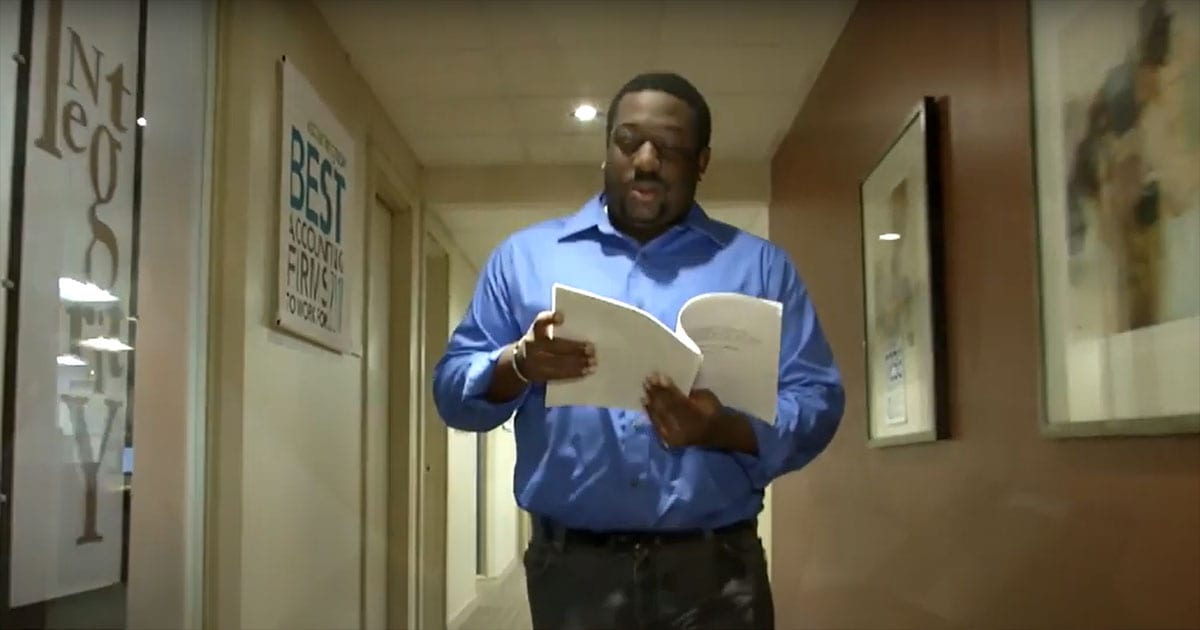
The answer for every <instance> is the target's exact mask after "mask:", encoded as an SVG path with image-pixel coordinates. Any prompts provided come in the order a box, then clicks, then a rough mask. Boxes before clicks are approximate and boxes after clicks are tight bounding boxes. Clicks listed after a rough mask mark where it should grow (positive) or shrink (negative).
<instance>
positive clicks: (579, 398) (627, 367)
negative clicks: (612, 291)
mask: <svg viewBox="0 0 1200 630" xmlns="http://www.w3.org/2000/svg"><path fill="white" fill-rule="evenodd" d="M554 310H556V311H560V312H562V314H563V323H562V324H561V325H558V326H555V327H554V336H555V337H560V338H564V339H576V340H579V341H590V342H591V343H592V345H593V346H595V348H596V371H595V372H594V373H593V374H591V375H589V376H586V377H583V378H580V379H574V380H569V381H551V382H550V383H548V384H547V385H546V406H547V407H557V406H562V405H582V406H592V407H609V408H613V409H630V410H633V411H641V410H642V402H641V401H642V392H643V389H642V383H643V382H644V381H645V379H646V377H647V376H649V375H650V374H651V373H652V372H655V371H658V372H662V373H663V374H666V375H668V376H670V377H671V378H672V379H674V380H675V382H676V383H677V384H679V386H680V388H681V389H683V388H690V387H691V385H692V383H693V382H694V381H695V379H696V373H697V372H698V371H699V370H700V350H699V349H698V348H696V347H695V345H694V344H692V343H691V342H690V341H688V340H687V339H683V338H681V336H679V335H676V334H675V333H674V332H673V331H671V329H669V328H667V327H666V326H665V325H664V324H663V323H662V322H660V321H658V320H657V319H655V318H654V316H653V315H651V314H649V313H647V312H646V311H643V310H641V309H639V308H637V307H634V306H632V305H629V304H625V303H623V302H620V301H618V300H613V299H611V298H606V297H602V296H599V295H596V294H594V293H590V292H587V291H583V290H581V289H576V288H573V287H568V286H566V285H562V284H555V285H554ZM685 391H686V389H685Z"/></svg>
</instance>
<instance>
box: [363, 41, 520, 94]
mask: <svg viewBox="0 0 1200 630" xmlns="http://www.w3.org/2000/svg"><path fill="white" fill-rule="evenodd" d="M354 59H355V62H356V65H357V66H358V67H359V69H360V70H361V71H362V73H363V75H364V76H366V77H367V80H368V81H370V83H371V85H372V86H375V91H376V93H377V94H379V95H380V96H381V97H387V98H396V99H407V98H414V97H415V98H424V99H439V98H444V99H449V98H462V97H480V96H499V95H501V94H502V93H503V92H504V89H505V86H504V82H503V80H502V79H501V76H500V72H499V70H500V67H499V64H498V63H497V62H496V59H495V56H494V55H493V54H491V53H490V52H488V51H483V50H459V51H447V52H428V51H411V52H409V53H406V54H399V55H398V54H395V53H394V52H390V51H388V50H385V49H374V48H367V49H364V50H363V51H362V52H360V53H359V54H358V55H355V56H354ZM382 60H386V62H384V61H382Z"/></svg>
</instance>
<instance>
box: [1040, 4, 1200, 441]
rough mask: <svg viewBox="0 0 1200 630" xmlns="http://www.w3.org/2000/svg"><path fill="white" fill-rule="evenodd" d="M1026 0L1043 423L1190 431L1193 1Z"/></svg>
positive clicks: (1199, 13) (1193, 416) (1196, 158)
mask: <svg viewBox="0 0 1200 630" xmlns="http://www.w3.org/2000/svg"><path fill="white" fill-rule="evenodd" d="M1030 8H1031V13H1030V19H1031V25H1030V26H1031V29H1030V33H1031V45H1032V49H1031V54H1030V58H1031V63H1032V68H1031V74H1032V77H1033V95H1034V99H1033V117H1034V147H1035V155H1034V158H1035V164H1036V173H1035V174H1036V179H1037V195H1038V199H1037V206H1038V210H1037V211H1038V227H1039V237H1038V238H1039V252H1040V273H1041V306H1042V313H1041V317H1042V334H1043V344H1042V345H1043V376H1044V382H1043V391H1044V399H1045V405H1046V408H1045V413H1044V418H1043V423H1042V425H1043V429H1044V430H1045V432H1046V433H1047V434H1048V435H1062V436H1083V435H1099V434H1112V433H1124V434H1161V433H1177V432H1196V431H1200V386H1198V384H1200V3H1198V2H1195V1H1194V0H1135V1H1129V2H1109V1H1098V0H1085V1H1071V2H1066V1H1061V0H1053V1H1037V2H1033V3H1032V4H1031V7H1030Z"/></svg>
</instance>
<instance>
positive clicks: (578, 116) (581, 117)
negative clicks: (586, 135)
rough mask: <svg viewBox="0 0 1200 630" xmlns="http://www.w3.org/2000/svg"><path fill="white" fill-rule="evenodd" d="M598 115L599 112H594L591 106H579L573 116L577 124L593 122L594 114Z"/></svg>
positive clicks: (594, 109)
mask: <svg viewBox="0 0 1200 630" xmlns="http://www.w3.org/2000/svg"><path fill="white" fill-rule="evenodd" d="M598 113H599V112H598V111H596V108H595V107H593V106H591V105H580V106H579V107H576V108H575V113H574V116H575V120H578V121H579V122H589V121H592V120H595V119H596V114H598Z"/></svg>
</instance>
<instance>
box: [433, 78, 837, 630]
mask: <svg viewBox="0 0 1200 630" xmlns="http://www.w3.org/2000/svg"><path fill="white" fill-rule="evenodd" d="M607 116H608V122H607V131H608V140H607V145H608V150H607V155H608V157H607V161H606V162H605V167H604V192H603V193H602V194H600V195H598V196H597V197H595V198H593V199H591V200H590V201H588V202H587V203H586V204H584V206H583V208H582V209H581V210H580V211H579V212H578V213H577V214H574V215H572V216H568V217H564V218H559V219H555V220H552V221H547V222H544V223H540V224H538V225H534V226H532V227H529V228H526V229H523V230H521V231H519V232H517V233H515V234H513V235H511V236H510V237H509V238H508V239H507V240H505V241H504V242H503V243H502V244H501V245H499V246H498V247H497V248H496V250H495V251H494V252H492V255H491V257H490V259H489V260H488V262H487V264H486V266H485V268H484V269H483V271H482V273H481V277H480V279H479V284H478V287H477V289H476V292H475V296H474V298H473V300H472V301H471V305H470V307H469V308H468V310H467V313H466V315H465V317H464V318H463V321H462V323H460V324H459V325H458V327H457V328H456V329H455V331H454V334H453V336H452V337H451V339H450V342H449V346H448V348H447V350H446V354H445V356H444V357H443V358H442V359H441V361H440V362H439V363H438V366H437V369H436V372H435V375H434V396H435V399H436V402H437V407H438V410H439V412H440V413H441V415H442V417H443V418H444V419H445V421H446V423H447V424H448V425H450V426H451V427H454V428H458V429H462V430H468V431H490V430H492V429H495V428H496V427H498V426H500V425H501V424H503V423H504V422H505V421H506V420H508V419H509V418H510V417H511V416H512V415H513V414H514V413H515V414H516V417H515V422H514V431H515V434H516V443H517V463H516V471H515V494H516V499H517V502H518V504H520V506H521V507H522V508H524V509H525V510H527V511H529V512H530V513H531V514H532V516H533V520H534V535H533V539H532V540H531V541H530V544H529V547H528V549H527V550H526V553H525V569H526V580H527V582H528V591H529V603H530V610H531V613H532V617H533V623H534V627H536V628H630V629H633V628H660V627H663V628H676V627H680V628H682V627H687V628H722V629H731V628H772V627H773V625H774V609H773V603H772V597H771V592H770V585H769V583H768V580H767V573H766V562H765V559H764V557H763V549H762V545H761V541H760V540H759V539H758V536H757V533H756V519H757V515H758V513H759V511H761V509H762V501H763V489H764V488H766V486H767V484H769V483H770V482H771V481H772V480H774V479H776V478H777V477H779V476H781V475H783V474H785V473H787V472H790V471H793V470H797V469H799V468H800V467H802V466H804V465H805V464H807V463H808V462H809V461H811V460H812V459H813V458H814V457H816V456H817V454H819V453H820V452H821V451H822V450H823V449H824V448H825V446H826V445H827V444H828V443H829V441H830V440H831V439H832V438H833V434H834V433H835V431H836V429H837V426H838V423H839V421H840V418H841V414H842V409H843V405H844V396H843V391H842V385H841V379H840V376H839V374H838V371H837V368H836V366H835V364H834V360H833V356H832V354H831V352H830V348H829V345H828V343H827V342H826V340H825V338H824V335H823V334H822V332H821V327H820V325H819V323H818V321H817V316H816V313H815V311H814V308H813V305H812V303H811V302H810V300H809V296H808V293H807V291H806V290H805V287H804V284H803V282H801V280H800V277H799V275H798V274H797V272H796V269H795V267H794V266H793V265H792V263H791V261H790V260H789V259H788V257H787V255H786V254H785V253H784V252H783V251H782V250H780V249H779V248H778V247H776V246H774V245H772V244H771V243H769V242H767V241H765V240H762V239H759V238H757V237H754V236H752V235H750V234H747V233H745V232H742V231H740V230H738V229H736V228H734V227H732V226H729V225H726V224H724V223H720V222H718V221H715V220H713V219H710V218H709V217H708V216H707V215H706V214H705V213H704V211H703V210H702V209H701V208H700V206H699V205H697V204H696V202H695V192H696V187H697V184H698V182H699V181H700V179H701V177H702V176H703V174H704V171H705V169H706V167H707V166H708V162H709V156H710V150H709V146H708V145H709V138H710V135H711V126H712V123H711V116H710V114H709V109H708V105H707V104H706V103H705V100H704V97H703V96H702V95H701V94H700V93H699V91H697V90H696V88H695V87H694V86H692V84H691V83H689V82H688V81H687V80H685V79H684V78H683V77H680V76H678V75H675V74H663V73H655V74H644V75H640V76H638V77H635V78H634V79H633V80H631V81H630V82H629V83H627V84H626V85H625V86H624V87H623V88H622V89H621V90H620V91H619V92H618V93H617V95H616V97H615V98H614V99H613V101H612V105H611V107H610V108H609V110H608V112H607ZM555 282H562V283H564V284H570V285H572V286H575V287H579V288H581V289H585V290H588V291H591V292H594V293H598V294H601V295H605V296H608V297H612V298H615V299H618V300H621V301H624V302H627V303H630V304H633V305H635V306H638V307H640V308H642V309H645V310H646V311H648V312H650V313H652V314H653V315H654V316H655V317H657V318H658V319H660V320H661V321H663V322H664V323H667V324H668V325H673V324H674V322H675V321H676V318H677V315H678V311H679V308H680V306H682V305H683V303H684V302H686V301H687V300H688V299H689V298H691V297H693V296H695V295H698V294H701V293H706V292H710V291H727V292H728V291H732V292H739V293H744V294H748V295H752V296H756V297H762V298H767V299H771V300H776V301H778V302H781V303H782V304H783V329H782V349H781V352H780V357H779V399H778V405H777V409H776V417H775V418H755V417H751V416H750V415H748V414H746V413H744V412H741V411H739V410H737V409H730V408H727V407H725V406H723V405H722V404H721V402H720V399H719V394H720V392H715V393H714V392H709V391H703V390H698V391H691V392H682V391H679V389H678V388H676V387H675V385H674V384H673V383H671V382H670V381H669V380H668V379H666V378H665V377H661V376H658V375H646V381H645V385H644V390H645V391H644V393H643V402H644V404H645V411H644V413H633V412H627V411H622V410H613V409H597V408H591V407H555V408H551V409H547V408H546V404H545V384H546V383H547V382H548V381H552V380H555V379H570V378H578V377H581V376H585V375H586V374H588V372H589V371H590V370H592V369H593V368H594V366H595V365H596V363H595V362H596V358H595V356H594V352H593V350H592V348H591V347H590V346H589V345H588V343H587V340H586V339H576V340H569V339H563V338H556V337H554V336H553V335H552V329H553V326H554V324H556V323H558V324H561V323H562V322H563V316H562V315H561V314H557V313H553V312H550V311H549V307H550V304H551V297H552V296H551V287H552V285H553V284H554V283H555ZM607 360H619V359H612V358H609V359H607Z"/></svg>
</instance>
